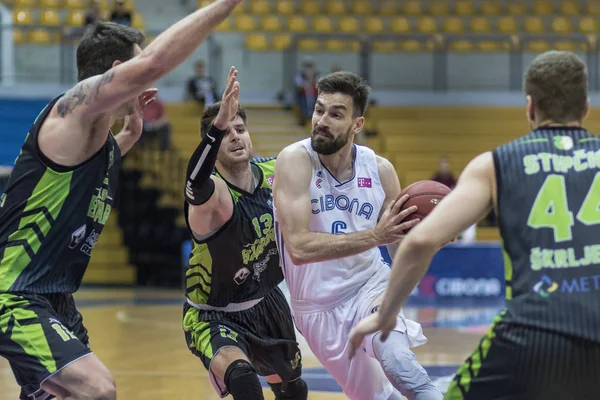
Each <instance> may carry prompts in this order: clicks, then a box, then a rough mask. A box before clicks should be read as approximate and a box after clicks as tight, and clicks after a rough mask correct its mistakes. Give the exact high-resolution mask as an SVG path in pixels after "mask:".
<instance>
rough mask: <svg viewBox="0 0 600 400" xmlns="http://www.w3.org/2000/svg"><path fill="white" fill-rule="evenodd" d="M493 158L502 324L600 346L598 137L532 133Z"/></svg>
mask: <svg viewBox="0 0 600 400" xmlns="http://www.w3.org/2000/svg"><path fill="white" fill-rule="evenodd" d="M493 155H494V164H495V168H496V178H497V185H498V186H497V187H498V211H499V222H500V232H501V235H502V239H503V241H504V250H505V253H506V254H505V260H506V271H505V272H506V280H507V289H506V296H507V299H508V301H507V308H508V310H507V313H506V321H510V322H514V323H518V324H523V325H529V326H535V327H539V328H543V329H549V330H552V331H556V332H559V333H564V334H568V335H574V336H577V337H583V338H586V339H590V340H595V341H600V307H599V305H600V137H598V136H594V135H591V134H590V133H588V132H587V131H586V130H584V129H582V128H566V127H560V128H559V127H556V128H555V127H552V128H542V129H536V130H534V131H533V132H531V133H530V134H529V135H527V136H524V137H522V138H520V139H518V140H515V141H513V142H511V143H508V144H506V145H504V146H501V147H499V148H497V149H496V150H495V151H494V152H493Z"/></svg>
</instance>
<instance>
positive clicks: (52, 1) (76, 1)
mask: <svg viewBox="0 0 600 400" xmlns="http://www.w3.org/2000/svg"><path fill="white" fill-rule="evenodd" d="M97 1H98V4H99V5H100V8H101V9H102V10H105V11H106V10H109V9H111V8H113V4H114V1H113V0H97ZM3 3H4V4H7V5H9V6H11V7H16V8H38V7H39V8H71V9H76V10H82V9H85V8H87V7H88V6H89V4H90V0H3ZM125 5H126V7H127V8H129V9H132V8H134V4H133V1H132V0H126V1H125Z"/></svg>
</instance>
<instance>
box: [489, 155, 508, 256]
mask: <svg viewBox="0 0 600 400" xmlns="http://www.w3.org/2000/svg"><path fill="white" fill-rule="evenodd" d="M492 157H493V159H494V170H495V171H494V172H495V175H496V203H497V204H496V219H497V220H498V229H499V230H500V237H504V233H505V232H504V226H503V224H502V215H501V212H502V211H501V210H502V189H503V187H504V186H503V185H504V182H503V181H502V165H501V162H500V155H499V154H498V149H495V150H493V151H492ZM503 246H504V245H503Z"/></svg>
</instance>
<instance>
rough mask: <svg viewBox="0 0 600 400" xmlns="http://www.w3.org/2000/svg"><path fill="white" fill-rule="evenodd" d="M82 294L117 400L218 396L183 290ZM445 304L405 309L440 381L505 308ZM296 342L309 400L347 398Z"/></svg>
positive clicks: (0, 382) (8, 383) (13, 393)
mask: <svg viewBox="0 0 600 400" xmlns="http://www.w3.org/2000/svg"><path fill="white" fill-rule="evenodd" d="M76 299H77V303H78V307H79V308H80V310H81V312H82V313H83V317H84V323H85V325H86V326H87V328H88V330H89V332H90V343H91V346H92V349H93V350H94V352H95V354H96V355H97V356H98V357H99V358H100V359H101V360H102V361H103V362H104V363H105V364H106V365H107V367H108V368H109V369H110V370H111V371H112V373H113V375H114V377H115V379H116V382H117V390H118V399H120V400H138V399H139V400H142V399H143V400H163V399H164V400H166V399H168V400H179V399H182V400H183V399H186V400H187V399H190V400H192V399H193V400H216V399H219V396H217V394H216V393H215V392H214V390H213V389H212V386H211V385H210V383H209V380H208V375H207V373H206V371H205V370H204V367H203V366H202V364H201V363H200V360H199V359H197V358H196V357H195V356H193V355H192V354H191V353H190V352H189V351H188V349H187V347H186V345H185V339H184V336H183V332H182V329H181V317H182V303H183V299H182V296H181V292H180V291H176V290H150V289H145V290H133V289H82V290H81V291H80V292H78V293H77V295H76ZM445 303H446V304H439V303H435V302H431V301H427V302H425V301H419V300H418V299H413V300H412V301H411V302H410V303H409V305H408V306H407V307H406V308H405V314H406V315H407V317H409V318H411V319H414V320H416V321H418V322H420V323H421V324H422V326H423V329H424V332H425V335H426V336H427V337H428V339H429V342H428V343H427V344H426V345H424V346H421V347H418V348H415V349H414V350H415V353H416V355H417V358H418V359H419V361H420V362H421V364H422V365H423V366H424V367H425V368H426V369H427V371H428V372H429V374H430V376H431V377H432V379H434V380H435V379H437V378H440V377H444V376H448V375H449V374H453V373H454V372H455V371H456V369H457V367H458V365H459V364H461V363H462V362H463V361H464V359H465V357H466V356H467V355H469V354H470V353H471V352H472V351H473V350H474V348H475V346H476V345H477V343H478V342H479V340H480V338H481V336H482V334H483V333H484V332H485V330H486V329H487V327H488V325H489V324H490V323H491V321H492V320H493V317H494V316H495V315H496V314H497V313H498V311H499V310H500V309H501V307H502V306H503V301H501V300H493V301H482V300H480V299H478V300H475V299H471V300H470V299H466V300H463V299H461V300H456V301H451V302H445ZM298 340H299V342H300V343H301V345H302V352H303V358H304V359H303V366H304V368H303V371H304V374H303V375H304V379H305V380H306V381H307V383H308V386H309V388H310V395H309V399H310V400H321V399H323V400H324V399H327V400H338V399H345V398H346V397H345V396H344V395H343V393H342V392H341V390H340V388H339V386H338V385H337V384H336V382H335V381H334V380H333V378H331V376H330V375H329V374H328V373H327V371H325V369H323V368H322V366H321V365H320V364H319V362H318V361H317V360H316V358H315V357H314V356H313V355H312V354H311V352H310V350H309V348H308V346H307V345H306V343H305V342H304V341H303V339H302V337H301V336H300V335H299V334H298ZM263 383H264V381H263ZM264 392H265V398H266V399H270V400H272V399H273V395H272V393H271V392H270V390H268V387H267V386H266V385H265V390H264ZM18 397H19V388H18V386H17V385H16V383H15V380H14V378H13V376H12V372H11V369H10V367H9V365H8V363H7V362H6V361H5V360H4V359H0V398H1V399H7V400H16V399H18Z"/></svg>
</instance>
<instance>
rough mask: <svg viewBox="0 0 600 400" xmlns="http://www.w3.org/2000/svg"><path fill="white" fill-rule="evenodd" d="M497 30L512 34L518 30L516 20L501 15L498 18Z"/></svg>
mask: <svg viewBox="0 0 600 400" xmlns="http://www.w3.org/2000/svg"><path fill="white" fill-rule="evenodd" d="M498 30H499V31H500V32H502V33H509V34H514V33H517V32H518V30H519V26H518V25H517V20H515V19H514V18H513V17H502V18H500V19H499V20H498Z"/></svg>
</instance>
